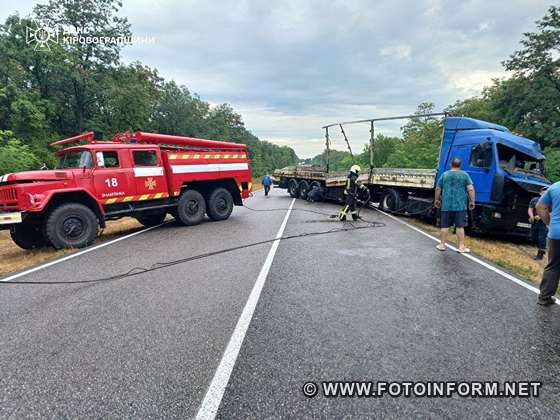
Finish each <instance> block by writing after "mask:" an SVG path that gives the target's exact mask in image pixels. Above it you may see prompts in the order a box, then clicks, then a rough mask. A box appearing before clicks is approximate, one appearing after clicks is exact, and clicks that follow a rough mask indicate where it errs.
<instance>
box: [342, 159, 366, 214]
mask: <svg viewBox="0 0 560 420" xmlns="http://www.w3.org/2000/svg"><path fill="white" fill-rule="evenodd" d="M360 170H361V168H360V167H359V166H358V165H352V167H351V168H350V173H349V174H348V178H347V179H346V187H345V188H344V196H345V198H346V205H345V206H344V207H343V208H342V209H341V210H340V212H339V213H338V220H340V221H341V222H345V221H346V216H347V215H348V212H350V214H351V215H352V220H354V221H355V220H358V212H357V211H356V204H358V191H359V190H367V187H366V186H365V185H363V184H362V183H361V182H360V181H358V177H359V176H360Z"/></svg>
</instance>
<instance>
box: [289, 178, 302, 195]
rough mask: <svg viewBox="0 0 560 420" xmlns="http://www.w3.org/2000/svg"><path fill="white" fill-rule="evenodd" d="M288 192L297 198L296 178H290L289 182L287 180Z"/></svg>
mask: <svg viewBox="0 0 560 420" xmlns="http://www.w3.org/2000/svg"><path fill="white" fill-rule="evenodd" d="M288 193H289V194H290V197H292V198H297V197H298V196H299V185H298V182H297V179H294V178H292V179H290V182H288Z"/></svg>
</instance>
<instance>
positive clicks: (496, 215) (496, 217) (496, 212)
mask: <svg viewBox="0 0 560 420" xmlns="http://www.w3.org/2000/svg"><path fill="white" fill-rule="evenodd" d="M492 217H493V218H494V219H501V218H502V213H500V212H498V211H495V212H494V213H492Z"/></svg>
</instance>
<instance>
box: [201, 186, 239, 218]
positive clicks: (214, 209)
mask: <svg viewBox="0 0 560 420" xmlns="http://www.w3.org/2000/svg"><path fill="white" fill-rule="evenodd" d="M232 211H233V197H232V196H231V193H230V192H229V191H228V190H226V189H225V188H216V189H215V190H214V191H212V193H211V194H210V197H208V208H207V210H206V212H207V213H208V217H210V219H212V220H226V219H227V218H228V217H229V216H230V215H231V212H232Z"/></svg>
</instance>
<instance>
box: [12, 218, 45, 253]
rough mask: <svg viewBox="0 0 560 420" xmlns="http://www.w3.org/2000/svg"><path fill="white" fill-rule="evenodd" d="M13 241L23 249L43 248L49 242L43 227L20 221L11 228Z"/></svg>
mask: <svg viewBox="0 0 560 420" xmlns="http://www.w3.org/2000/svg"><path fill="white" fill-rule="evenodd" d="M10 236H11V237H12V241H14V243H15V244H16V245H17V246H19V247H20V248H23V249H35V248H41V247H43V246H45V245H46V244H47V242H46V241H45V238H44V237H43V233H42V232H41V229H40V228H39V227H37V226H34V225H31V224H29V223H18V224H16V225H13V226H12V227H11V228H10Z"/></svg>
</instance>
